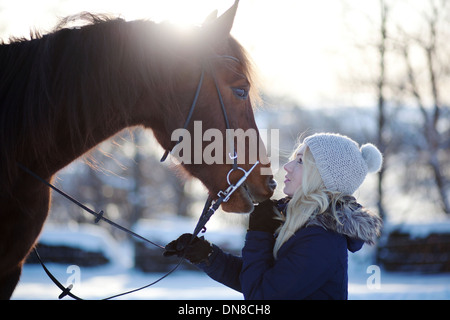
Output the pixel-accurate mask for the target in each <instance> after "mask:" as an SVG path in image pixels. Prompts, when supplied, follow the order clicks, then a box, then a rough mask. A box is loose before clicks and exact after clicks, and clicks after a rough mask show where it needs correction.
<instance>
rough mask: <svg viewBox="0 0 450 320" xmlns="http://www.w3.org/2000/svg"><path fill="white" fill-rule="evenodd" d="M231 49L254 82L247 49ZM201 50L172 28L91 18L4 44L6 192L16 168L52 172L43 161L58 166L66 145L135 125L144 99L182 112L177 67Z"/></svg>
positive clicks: (0, 186) (0, 125)
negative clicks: (20, 164) (133, 112)
mask: <svg viewBox="0 0 450 320" xmlns="http://www.w3.org/2000/svg"><path fill="white" fill-rule="evenodd" d="M74 26H75V27H74ZM228 42H229V47H230V48H231V49H232V50H233V55H234V56H236V58H238V59H239V60H240V61H241V64H242V66H243V69H244V73H245V74H246V75H247V76H248V78H249V80H250V78H251V74H252V69H251V63H250V60H249V59H248V57H247V55H246V53H245V50H244V49H243V48H242V47H241V46H240V44H239V43H238V42H237V41H236V40H235V39H234V38H232V37H230V38H229V41H228ZM180 46H181V47H180ZM195 47H196V44H195V45H192V44H190V43H188V42H187V41H186V40H183V37H182V36H181V37H177V36H176V33H175V32H174V30H173V28H171V27H170V26H169V24H167V23H161V24H156V23H154V22H151V21H146V20H137V21H132V22H126V21H125V20H123V19H121V18H117V17H110V16H106V15H93V14H90V13H82V14H79V15H76V16H70V17H67V18H64V19H62V20H61V21H60V23H59V24H58V25H57V26H56V28H55V29H54V30H53V31H52V32H50V33H48V34H45V35H42V34H40V33H39V32H34V33H33V34H32V37H31V39H30V40H26V39H14V38H12V39H10V41H9V43H8V44H5V43H2V44H0V146H1V147H0V190H2V192H5V191H6V192H7V193H8V192H10V191H11V190H12V188H13V184H14V183H15V182H14V181H15V179H16V177H17V175H18V168H17V163H16V161H28V163H27V164H28V165H30V166H40V167H42V166H45V165H48V166H50V165H51V164H46V163H45V159H52V157H53V159H55V158H56V159H57V157H58V149H57V145H61V139H68V141H67V142H66V144H67V146H68V147H70V146H72V147H73V148H74V144H75V142H77V143H80V141H82V143H84V144H85V145H86V146H90V145H92V146H93V145H95V143H94V141H93V139H94V133H95V132H96V130H106V131H107V130H109V129H110V128H113V127H114V126H115V125H117V123H118V122H119V121H121V122H123V121H125V123H126V126H134V125H137V123H132V122H131V118H130V114H129V113H128V112H127V111H128V109H127V107H126V106H133V105H135V104H136V103H137V101H138V100H139V98H140V97H141V96H142V93H143V92H158V94H154V95H153V96H152V99H153V100H154V101H152V102H153V103H155V104H157V105H160V106H162V107H164V108H167V114H176V113H183V111H182V110H183V109H182V106H178V105H177V102H176V99H175V97H176V94H175V89H176V84H177V82H179V81H180V80H181V79H180V76H179V74H178V72H177V69H176V68H177V64H179V63H180V61H181V62H182V63H196V62H195V61H194V62H193V61H188V58H187V57H186V56H185V55H184V54H183V52H191V54H193V53H192V51H193V48H194V49H195ZM200 47H201V46H200ZM203 49H205V48H204V46H203ZM208 50H212V49H211V48H207V49H206V51H208ZM194 51H195V50H194ZM200 59H201V55H199V54H198V61H197V63H199V61H200ZM175 61H176V62H177V63H174V62H175ZM230 68H232V67H231V64H230ZM165 111H166V110H165ZM181 117H185V115H184V113H183V115H182V116H181ZM99 119H101V121H100V122H101V123H99ZM58 125H59V126H64V127H63V128H59V130H58V128H57V126H58ZM56 132H65V133H66V134H67V136H66V137H63V136H55V133H56ZM97 143H98V142H97Z"/></svg>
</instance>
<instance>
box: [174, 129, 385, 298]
mask: <svg viewBox="0 0 450 320" xmlns="http://www.w3.org/2000/svg"><path fill="white" fill-rule="evenodd" d="M381 165H382V155H381V153H380V152H379V150H378V149H377V148H376V147H375V146H374V145H372V144H366V145H363V146H362V147H361V148H360V147H359V146H358V144H357V143H356V142H354V141H353V140H351V139H350V138H348V137H345V136H342V135H339V134H328V133H321V134H315V135H312V136H310V137H308V138H306V139H305V140H304V141H303V143H302V144H301V145H300V146H299V148H298V149H297V150H296V151H295V152H294V154H293V156H292V160H291V161H290V162H289V163H287V164H286V165H285V166H284V169H285V171H286V177H285V179H286V180H285V181H284V189H283V192H284V193H285V194H286V195H287V198H285V199H282V200H279V201H272V200H268V201H265V202H263V203H261V204H260V205H258V206H256V207H255V210H254V211H253V212H252V213H251V214H250V219H249V227H248V232H247V235H246V242H245V246H244V248H243V249H242V257H236V256H233V255H230V254H228V253H225V252H224V251H222V250H221V249H220V248H218V247H217V246H216V245H213V244H210V243H209V242H208V241H206V240H203V239H200V238H197V239H195V241H193V243H191V244H188V243H189V240H190V235H189V234H185V235H182V236H181V237H180V238H178V239H177V240H175V241H172V242H171V243H169V244H168V245H167V246H166V252H165V255H174V254H176V255H178V256H181V255H182V254H183V253H184V254H185V257H186V259H188V260H190V261H191V262H192V263H194V264H197V265H198V267H199V268H201V269H202V270H204V271H205V272H206V273H207V274H208V275H209V276H210V277H211V278H213V279H214V280H216V281H219V282H221V283H223V284H225V285H227V286H229V287H231V288H233V289H235V290H238V291H240V292H242V293H243V294H244V297H245V299H347V292H348V291H347V287H348V277H347V252H348V251H351V252H356V251H358V250H359V249H361V247H362V246H363V244H364V243H368V244H374V242H375V240H376V238H377V237H378V236H379V234H380V229H381V226H382V222H381V219H380V218H379V217H378V216H377V215H375V214H373V213H371V212H369V211H368V210H366V209H365V208H363V207H362V206H361V205H360V204H358V203H357V202H356V199H355V198H354V197H353V196H352V195H353V193H354V192H355V191H356V190H357V189H358V188H359V186H360V185H361V184H362V182H363V181H364V180H365V178H366V175H367V173H368V172H377V171H379V170H380V169H381Z"/></svg>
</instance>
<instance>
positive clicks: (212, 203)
mask: <svg viewBox="0 0 450 320" xmlns="http://www.w3.org/2000/svg"><path fill="white" fill-rule="evenodd" d="M216 58H224V59H231V60H234V61H236V62H238V63H240V61H239V59H237V58H235V57H232V56H217V57H216ZM211 74H212V77H213V79H214V84H215V86H216V90H217V95H218V98H219V102H220V106H221V108H222V112H223V116H224V120H225V126H226V128H227V129H231V128H230V123H229V121H228V115H227V111H226V109H225V104H224V102H223V99H222V94H221V92H220V88H219V84H218V82H217V78H216V76H215V74H214V71H213V70H212V69H211ZM204 76H205V66H203V67H202V73H201V75H200V80H199V82H198V85H197V89H196V91H195V96H194V100H193V101H192V105H191V108H190V109H189V113H188V116H187V118H186V121H185V123H184V129H187V127H188V125H189V123H190V122H191V119H192V115H193V113H194V110H195V106H196V105H197V101H198V98H199V95H200V91H201V88H202V85H203V79H204ZM181 141H182V137H180V139H179V140H178V141H177V142H176V144H175V145H174V146H173V147H172V149H171V150H166V151H165V153H164V155H163V157H162V158H161V162H164V161H165V160H166V159H167V157H168V155H169V154H170V153H171V151H172V150H173V148H175V146H176V145H177V144H179V143H180V142H181ZM229 157H230V159H232V160H233V167H232V168H231V170H230V171H229V172H228V174H227V176H226V179H227V183H228V187H227V189H225V190H221V191H219V192H218V193H217V197H218V198H217V199H215V200H214V199H213V198H212V197H211V196H208V199H207V200H206V203H205V206H204V208H203V212H202V214H201V215H200V218H199V220H198V222H197V225H196V227H195V229H194V232H193V234H192V238H191V242H192V241H193V240H194V239H195V237H196V236H197V235H198V234H199V233H200V231H202V230H203V232H205V231H206V228H205V225H206V223H207V222H208V221H209V219H210V218H211V216H212V215H213V214H214V213H215V212H216V210H217V209H218V208H219V207H220V205H221V204H222V202H227V201H228V200H229V199H230V197H231V195H232V194H233V193H234V192H235V191H236V190H237V189H238V188H239V187H240V186H241V185H242V184H243V183H244V182H245V180H246V179H247V178H248V176H249V175H250V173H251V172H252V171H253V170H254V169H255V168H256V166H257V165H258V164H259V161H256V163H255V164H254V165H253V166H252V167H251V168H250V169H249V170H248V171H245V170H244V169H243V168H241V167H239V166H238V164H237V154H236V151H235V152H234V155H231V154H229ZM18 166H19V168H21V169H22V170H23V171H24V172H26V173H27V174H29V175H31V176H32V177H34V178H35V179H37V180H38V181H40V182H41V183H43V184H45V185H46V186H48V187H49V188H51V189H53V190H54V191H56V192H57V193H59V194H60V195H62V196H63V197H65V198H66V199H67V200H69V201H71V202H73V203H75V204H76V205H77V206H79V207H80V208H82V209H83V210H85V211H86V212H88V213H90V214H92V215H94V217H95V223H98V222H100V221H105V222H107V223H109V224H110V225H112V226H113V227H115V228H118V229H120V230H122V231H124V232H126V233H128V234H130V235H131V236H133V237H135V238H137V239H139V240H141V241H145V242H147V243H150V244H152V245H154V246H156V247H158V248H161V249H164V247H163V246H161V245H159V244H156V243H154V242H152V241H150V240H148V239H146V238H144V237H142V236H141V235H139V234H136V233H135V232H133V231H131V230H129V229H127V228H125V227H123V226H121V225H119V224H117V223H115V222H113V221H111V220H110V219H108V218H106V217H104V212H103V210H101V211H100V212H98V213H97V212H95V211H94V210H92V209H90V208H88V207H86V206H85V205H83V204H82V203H81V202H79V201H77V200H76V199H74V198H73V197H71V196H70V195H68V194H66V193H65V192H64V191H62V190H60V189H59V188H57V187H55V186H54V185H53V184H51V183H49V182H48V181H46V180H45V179H43V178H41V177H40V176H39V175H37V174H36V173H34V172H33V171H32V170H30V169H29V168H27V167H26V166H24V165H22V164H20V163H18ZM236 170H240V171H243V173H244V175H243V176H242V177H241V179H239V181H238V182H236V183H235V184H232V183H231V182H230V175H231V173H232V172H233V171H236ZM34 253H35V255H36V257H37V259H38V261H39V262H40V264H41V266H42V267H43V269H44V271H45V273H46V274H47V275H48V276H49V278H50V279H51V280H52V281H53V282H54V283H55V285H56V286H58V287H59V288H60V289H61V290H62V293H61V294H60V295H59V299H62V298H63V297H65V296H69V297H71V298H73V299H76V300H82V299H81V298H80V297H78V296H76V295H75V294H73V293H72V292H70V291H71V289H72V287H73V285H69V286H68V287H64V286H63V285H62V284H61V283H60V282H59V281H58V280H57V279H56V277H55V276H54V275H53V274H52V273H51V272H50V270H49V269H48V268H47V267H46V266H45V264H44V262H43V261H42V259H41V257H40V256H39V253H38V251H37V249H36V248H34ZM183 260H184V255H183V257H181V258H180V261H179V262H178V264H177V265H176V266H175V267H174V268H173V269H172V270H170V271H169V272H167V273H166V274H165V275H163V276H162V277H161V278H159V279H157V280H156V281H154V282H152V283H150V284H148V285H145V286H143V287H140V288H137V289H134V290H130V291H127V292H124V293H120V294H117V295H114V296H111V297H108V298H105V299H104V300H109V299H113V298H117V297H120V296H124V295H127V294H130V293H133V292H136V291H139V290H142V289H145V288H148V287H150V286H153V285H154V284H156V283H158V282H159V281H161V280H162V279H164V278H166V277H167V276H169V275H170V274H171V273H172V272H174V271H175V270H176V269H177V268H178V267H179V266H180V264H181V263H182V262H183Z"/></svg>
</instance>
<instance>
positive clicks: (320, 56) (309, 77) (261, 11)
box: [0, 0, 422, 107]
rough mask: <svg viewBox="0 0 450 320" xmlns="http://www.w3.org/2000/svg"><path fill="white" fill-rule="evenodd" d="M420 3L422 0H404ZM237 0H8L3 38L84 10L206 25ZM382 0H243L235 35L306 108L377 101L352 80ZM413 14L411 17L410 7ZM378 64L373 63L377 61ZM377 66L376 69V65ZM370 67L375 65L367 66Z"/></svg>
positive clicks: (361, 68) (268, 87)
mask: <svg viewBox="0 0 450 320" xmlns="http://www.w3.org/2000/svg"><path fill="white" fill-rule="evenodd" d="M399 1H400V2H402V1H403V2H405V3H414V2H418V1H422V0H408V1H405V0H399ZM233 3H234V0H190V1H186V0H127V1H123V0H120V1H118V0H95V1H94V0H76V1H74V0H39V1H34V0H0V38H3V39H8V38H9V37H10V36H27V35H29V33H30V30H32V29H37V30H40V31H45V30H51V29H52V27H53V26H54V25H55V24H56V22H57V21H58V18H59V17H64V16H67V15H72V14H76V13H78V12H81V11H90V12H93V13H112V14H120V15H121V16H122V17H124V18H125V19H127V20H134V19H140V18H146V19H151V20H155V21H163V20H170V21H172V22H176V23H180V24H201V23H202V21H203V20H204V18H205V17H206V16H207V15H208V14H209V13H210V12H212V11H214V10H215V9H217V10H218V11H219V14H221V13H223V12H224V11H225V10H226V9H228V8H229V7H230V6H231V5H232V4H233ZM378 6H379V1H378V0H364V1H360V0H314V1H311V0H277V1H273V0H241V1H240V4H239V9H238V12H237V15H236V19H235V23H234V26H233V29H232V34H233V35H234V36H235V37H236V38H237V39H238V40H239V41H240V42H241V43H242V45H243V46H244V47H245V48H246V49H247V50H248V51H249V52H250V54H251V56H252V58H253V60H254V62H255V64H256V66H257V67H258V70H259V74H260V78H261V84H262V89H263V90H264V92H267V93H269V94H271V95H274V96H276V97H283V96H287V97H289V98H290V99H292V100H294V101H296V102H297V103H298V104H300V105H303V106H306V107H307V106H310V107H316V106H330V105H343V104H347V105H348V104H353V105H364V104H369V105H373V104H374V101H375V98H374V97H373V96H372V95H371V94H369V95H367V94H364V93H361V94H358V92H355V90H352V89H349V86H348V85H346V84H347V83H348V81H349V79H350V81H351V72H354V71H355V70H356V71H358V72H360V73H363V74H364V73H367V74H369V73H370V72H372V71H373V70H371V69H370V68H371V67H370V66H369V65H368V64H367V63H365V62H364V61H361V60H360V57H357V56H356V55H355V50H354V47H355V43H357V42H364V41H365V40H364V39H365V38H367V39H372V40H373V39H374V38H376V36H377V34H376V32H375V31H374V24H373V23H372V24H371V21H373V20H376V19H377V18H378V16H379V13H378V12H379V9H378ZM402 10H403V12H405V14H404V15H405V16H407V17H408V20H411V18H410V17H411V16H410V15H408V11H407V10H405V9H402ZM371 62H373V61H371ZM372 68H373V67H372ZM366 69H367V70H366Z"/></svg>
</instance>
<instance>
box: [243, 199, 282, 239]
mask: <svg viewBox="0 0 450 320" xmlns="http://www.w3.org/2000/svg"><path fill="white" fill-rule="evenodd" d="M276 203H277V202H276V201H274V200H270V199H269V200H266V201H263V202H261V203H260V204H259V205H257V206H255V209H254V210H253V212H252V213H251V214H250V220H249V223H248V230H249V231H264V232H269V233H271V234H274V233H275V231H276V230H277V229H278V228H279V227H280V226H281V224H282V221H281V220H279V218H278V216H277V215H276V213H275V206H276Z"/></svg>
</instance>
